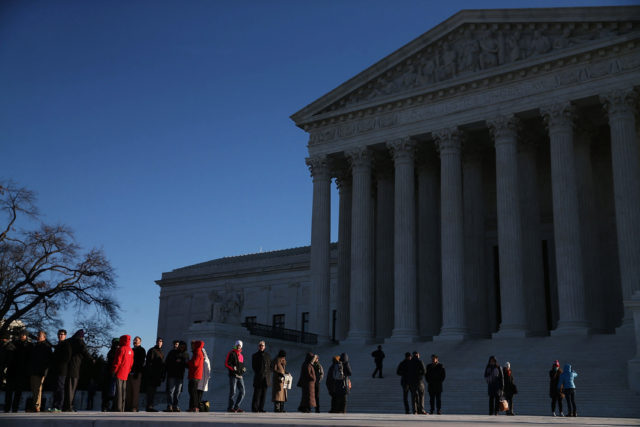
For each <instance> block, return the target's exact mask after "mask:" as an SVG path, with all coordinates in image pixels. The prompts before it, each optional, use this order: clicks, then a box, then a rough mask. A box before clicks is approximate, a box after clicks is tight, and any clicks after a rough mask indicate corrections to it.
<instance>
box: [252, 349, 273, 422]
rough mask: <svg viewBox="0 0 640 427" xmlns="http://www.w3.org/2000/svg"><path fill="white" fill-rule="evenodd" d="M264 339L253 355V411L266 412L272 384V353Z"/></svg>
mask: <svg viewBox="0 0 640 427" xmlns="http://www.w3.org/2000/svg"><path fill="white" fill-rule="evenodd" d="M265 349H266V344H265V342H264V341H260V342H259V343H258V351H256V352H255V353H253V356H252V357H251V367H252V368H253V399H252V401H251V412H266V411H265V410H264V401H265V398H266V396H267V388H268V387H269V386H271V355H269V353H267V352H266V351H265Z"/></svg>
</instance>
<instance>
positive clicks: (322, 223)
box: [307, 156, 331, 339]
mask: <svg viewBox="0 0 640 427" xmlns="http://www.w3.org/2000/svg"><path fill="white" fill-rule="evenodd" d="M328 163H329V161H328V159H327V157H326V156H317V157H311V158H307V165H308V166H309V170H310V171H311V176H312V177H313V211H312V214H311V266H310V269H311V289H312V291H311V292H312V295H313V299H314V303H315V304H314V306H313V307H314V315H313V319H314V323H313V324H312V325H310V327H311V331H313V332H314V333H316V334H318V336H319V338H321V339H328V337H329V298H330V292H331V289H330V284H331V282H330V276H329V260H330V251H331V246H330V244H331V234H330V233H331V173H330V170H329V164H328Z"/></svg>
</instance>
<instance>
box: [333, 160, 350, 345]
mask: <svg viewBox="0 0 640 427" xmlns="http://www.w3.org/2000/svg"><path fill="white" fill-rule="evenodd" d="M336 184H337V185H338V195H339V197H340V202H339V213H338V291H337V295H336V297H337V301H336V337H337V338H338V339H339V340H343V339H345V338H346V337H347V332H348V331H349V288H350V283H351V173H350V171H348V170H342V171H340V172H339V174H338V178H337V179H336Z"/></svg>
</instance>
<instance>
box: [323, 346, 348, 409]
mask: <svg viewBox="0 0 640 427" xmlns="http://www.w3.org/2000/svg"><path fill="white" fill-rule="evenodd" d="M326 384H327V391H328V392H329V396H331V409H330V410H329V413H332V414H335V413H343V412H345V398H346V396H347V384H346V377H345V375H344V369H343V366H342V362H340V356H334V357H333V363H332V364H331V366H330V367H329V371H328V372H327V380H326Z"/></svg>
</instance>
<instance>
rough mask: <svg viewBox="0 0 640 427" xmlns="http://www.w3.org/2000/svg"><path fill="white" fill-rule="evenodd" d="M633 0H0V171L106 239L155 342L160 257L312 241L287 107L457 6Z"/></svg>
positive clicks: (80, 230)
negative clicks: (155, 281)
mask: <svg viewBox="0 0 640 427" xmlns="http://www.w3.org/2000/svg"><path fill="white" fill-rule="evenodd" d="M634 3H635V2H634V1H602V0H601V1H588V0H583V1H563V0H553V1H547V0H535V1H534V0H530V1H514V0H511V1H490V0H487V1H483V2H479V1H455V0H452V1H448V2H440V1H430V0H413V1H412V0H395V1H394V2H391V1H389V0H386V1H382V0H367V1H365V0H351V1H350V0H345V1H302V0H299V1H285V0H280V1H277V0H276V1H266V0H265V1H258V0H253V1H248V0H247V1H245V0H237V1H231V0H228V1H213V0H211V1H198V0H189V1H142V0H132V1H124V0H122V1H117V0H116V1H88V0H68V1H61V0H46V1H19V0H14V1H7V0H5V1H3V2H1V4H0V94H2V95H1V96H0V178H2V179H13V180H14V181H16V182H18V183H19V184H21V185H23V186H26V187H28V188H30V189H32V190H34V191H36V192H37V194H38V198H39V207H40V209H41V210H42V212H43V213H44V215H45V218H44V219H45V221H47V222H50V223H65V224H67V225H69V226H71V227H72V228H73V229H74V230H75V232H76V237H77V240H78V242H79V243H80V244H81V245H82V246H84V247H85V248H89V247H94V246H97V247H102V248H103V249H104V251H105V252H106V254H107V256H108V258H109V259H110V261H111V263H112V264H113V266H114V267H115V269H116V271H117V274H118V285H119V289H118V299H119V301H120V302H121V304H122V308H123V312H122V317H123V322H122V325H120V326H119V327H118V328H116V330H115V333H116V335H120V334H124V333H128V334H131V335H140V336H141V337H142V339H143V346H146V347H149V346H151V345H152V342H153V340H154V338H155V334H156V326H157V316H158V295H159V288H158V287H157V286H156V285H155V283H154V280H157V279H159V278H160V276H161V273H162V272H163V271H170V270H172V269H174V268H178V267H182V266H185V265H189V264H194V263H197V262H202V261H206V260H210V259H214V258H219V257H223V256H231V255H240V254H247V253H254V252H259V251H260V250H263V251H268V250H276V249H283V248H289V247H296V246H304V245H308V244H309V240H310V222H311V192H312V186H311V179H310V177H309V172H308V170H307V167H306V166H305V163H304V158H305V156H306V154H307V150H306V144H307V136H306V134H305V133H304V132H303V131H302V130H300V129H298V128H297V127H295V125H294V124H293V122H292V121H291V120H290V119H289V116H290V115H291V114H293V113H294V112H296V111H298V110H299V109H301V108H302V107H304V106H305V105H307V104H309V103H310V102H312V101H314V100H315V99H317V98H319V97H320V96H322V95H324V94H325V93H327V92H328V91H330V90H331V89H333V88H335V87H336V86H338V85H340V84H341V83H342V82H344V81H346V80H347V79H349V78H351V77H353V76H354V75H355V74H357V73H359V72H360V71H362V70H364V69H365V68H366V67H368V66H369V65H372V64H373V63H375V62H377V61H378V60H380V59H381V58H383V57H384V56H386V55H388V54H390V53H391V52H393V51H395V50H396V49H398V48H400V47H401V46H403V45H404V44H406V43H408V42H409V41H411V40H413V39H414V38H416V37H418V36H419V35H421V34H422V33H424V32H426V31H428V30H429V29H430V28H432V27H433V26H435V25H437V24H438V23H440V22H441V21H443V20H445V19H447V18H448V17H449V16H451V15H453V14H454V13H456V12H458V11H459V10H461V9H473V8H509V7H555V6H575V5H581V6H598V5H630V4H634ZM333 201H334V203H333V206H332V210H333V223H332V239H333V240H335V239H336V235H337V194H336V192H335V189H334V198H333ZM72 318H73V313H70V314H68V315H67V316H66V319H68V320H67V322H68V323H69V324H70V323H71V320H70V319H72ZM164 338H165V340H171V339H173V338H174V337H164Z"/></svg>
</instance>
